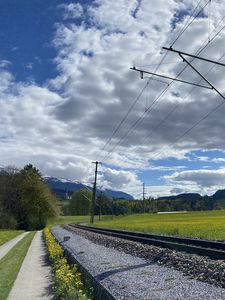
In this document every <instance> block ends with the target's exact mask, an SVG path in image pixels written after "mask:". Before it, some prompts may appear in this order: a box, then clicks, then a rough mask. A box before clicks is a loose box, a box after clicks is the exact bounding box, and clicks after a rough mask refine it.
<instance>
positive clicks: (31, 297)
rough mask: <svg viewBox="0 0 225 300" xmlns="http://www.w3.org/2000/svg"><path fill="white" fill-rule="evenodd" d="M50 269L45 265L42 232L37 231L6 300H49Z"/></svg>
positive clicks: (50, 296) (51, 297) (50, 297)
mask: <svg viewBox="0 0 225 300" xmlns="http://www.w3.org/2000/svg"><path fill="white" fill-rule="evenodd" d="M51 280H52V274H51V267H50V266H49V265H48V263H47V259H46V251H45V245H44V241H43V237H42V232H41V231H38V232H37V233H36V234H35V236H34V239H33V241H32V243H31V245H30V248H29V249H28V252H27V255H26V257H25V259H24V261H23V264H22V266H21V269H20V271H19V274H18V276H17V279H16V280H15V282H14V285H13V287H12V290H11V292H10V294H9V297H8V300H25V299H27V300H36V299H43V300H50V299H53V296H52V295H51Z"/></svg>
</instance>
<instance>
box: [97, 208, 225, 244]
mask: <svg viewBox="0 0 225 300" xmlns="http://www.w3.org/2000/svg"><path fill="white" fill-rule="evenodd" d="M95 226H98V227H108V228H118V229H124V230H131V231H142V232H151V233H160V234H168V235H178V236H187V237H198V238H206V239H211V240H225V211H207V212H187V213H176V214H169V213H168V214H136V215H129V216H122V217H121V216H119V217H114V219H113V220H112V219H111V218H109V217H105V218H104V217H103V220H102V221H100V222H97V223H95Z"/></svg>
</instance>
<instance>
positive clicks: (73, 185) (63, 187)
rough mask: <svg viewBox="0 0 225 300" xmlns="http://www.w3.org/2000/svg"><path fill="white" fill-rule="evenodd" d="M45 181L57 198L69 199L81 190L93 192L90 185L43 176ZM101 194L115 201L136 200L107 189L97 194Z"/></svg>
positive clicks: (123, 193)
mask: <svg viewBox="0 0 225 300" xmlns="http://www.w3.org/2000/svg"><path fill="white" fill-rule="evenodd" d="M43 179H44V181H45V183H46V184H47V185H48V187H49V188H50V189H51V190H52V191H53V193H55V194H56V196H58V197H59V198H62V199H69V198H70V197H71V196H72V194H73V193H74V192H76V191H79V190H81V189H90V190H92V187H90V186H89V185H86V184H83V183H79V182H75V181H71V180H69V179H65V178H57V177H51V176H43ZM100 192H103V193H104V194H105V195H106V196H108V197H111V198H114V199H118V198H120V199H126V200H133V199H134V198H133V196H131V195H130V194H128V193H125V192H122V191H115V190H110V189H105V190H99V189H97V193H100Z"/></svg>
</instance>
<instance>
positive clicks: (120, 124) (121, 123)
mask: <svg viewBox="0 0 225 300" xmlns="http://www.w3.org/2000/svg"><path fill="white" fill-rule="evenodd" d="M201 2H202V0H200V1H199V2H198V4H197V6H196V7H195V9H194V10H193V11H192V13H191V15H190V18H191V17H193V16H194V13H195V11H196V10H197V8H198V7H199V5H200V3H201ZM201 11H202V9H201V10H200V12H201ZM200 12H199V13H200ZM199 13H198V14H197V15H196V16H195V17H194V19H195V18H196V17H197V16H198V15H199ZM192 22H193V21H192ZM187 25H188V24H185V26H183V27H182V28H183V30H182V33H181V32H179V34H178V36H177V37H176V39H175V40H174V42H173V43H172V45H174V44H175V43H176V41H177V40H178V39H179V38H180V37H181V35H182V34H183V33H184V32H185V31H186V30H187V28H188V27H189V25H188V26H187ZM167 54H168V53H167V52H166V53H165V54H164V55H163V57H162V59H161V60H160V62H159V63H158V65H157V67H156V68H155V70H154V72H157V71H158V69H159V67H160V66H161V64H162V63H163V61H164V60H165V58H166V56H167ZM150 80H151V78H150V79H149V80H148V82H147V84H146V85H145V87H144V89H145V88H146V87H147V86H148V85H149V83H150ZM142 94H143V90H141V92H140V93H139V95H138V96H137V98H136V99H135V101H134V102H133V103H132V105H131V106H130V108H129V109H128V111H127V113H126V114H125V116H124V117H123V118H122V120H121V122H120V123H119V124H118V125H117V127H116V128H115V130H114V131H113V133H112V135H111V136H110V137H109V139H108V140H107V141H106V143H105V145H104V146H103V147H102V149H101V152H102V151H104V150H105V149H106V147H107V146H108V144H109V143H110V142H111V140H112V139H113V137H114V136H115V134H116V133H117V132H118V131H119V129H120V128H121V126H122V125H123V123H124V122H125V120H126V119H127V117H128V115H129V114H130V112H131V111H132V109H133V108H134V106H135V105H136V104H137V102H138V100H139V99H140V98H141V95H142Z"/></svg>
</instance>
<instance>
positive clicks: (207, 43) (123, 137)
mask: <svg viewBox="0 0 225 300" xmlns="http://www.w3.org/2000/svg"><path fill="white" fill-rule="evenodd" d="M224 18H225V16H224V17H223V18H222V20H221V21H220V22H219V24H218V25H217V26H216V28H215V29H214V30H213V31H215V30H216V29H217V27H218V26H219V25H220V24H221V23H222V21H223V20H224ZM224 28H225V26H223V27H222V28H221V29H220V30H219V31H218V32H217V33H216V34H215V35H214V36H213V38H212V39H211V41H210V42H209V41H208V39H207V40H206V41H204V42H203V43H202V46H200V47H199V49H198V50H197V51H196V53H195V54H196V55H199V54H200V53H201V52H202V51H203V50H204V49H205V48H206V47H207V46H208V45H209V44H210V43H211V42H212V41H213V40H214V39H215V38H216V37H217V36H218V34H219V33H220V32H221V31H222V30H223V29H224ZM204 44H205V45H204ZM203 45H204V46H203ZM194 59H195V58H194V57H193V58H192V60H191V62H192V61H193V60H194ZM187 66H188V65H186V66H185V67H184V68H182V70H181V71H180V72H179V73H178V74H177V76H176V78H178V77H179V76H180V75H181V74H182V73H183V72H184V70H185V69H186V68H187ZM172 83H173V81H171V82H170V83H169V84H168V86H167V87H166V88H165V89H164V90H163V91H162V92H161V93H160V94H159V96H157V97H156V98H155V99H154V101H153V102H152V103H151V105H150V106H149V107H148V108H147V109H146V110H145V112H144V113H142V115H141V116H140V117H139V118H138V119H137V120H136V121H135V122H134V123H133V124H132V126H131V127H130V128H129V129H128V131H127V132H126V133H125V134H124V135H123V136H122V138H121V139H120V140H119V141H118V142H117V143H116V144H115V145H114V147H113V148H112V149H111V150H110V151H108V153H107V154H106V155H105V157H104V159H103V160H106V159H108V157H109V156H110V154H111V153H112V152H113V151H114V150H115V149H116V147H117V146H119V145H120V144H121V142H122V141H123V140H124V139H125V138H126V137H127V136H128V134H129V133H130V132H131V131H132V130H133V129H134V128H135V127H136V126H137V124H139V122H140V121H141V120H142V119H143V118H144V117H145V115H146V113H147V112H150V111H151V108H152V106H153V105H154V104H155V103H156V102H157V101H158V100H159V99H160V98H161V97H162V96H163V95H164V94H165V93H166V92H167V90H168V89H169V87H170V86H171V84H172Z"/></svg>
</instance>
